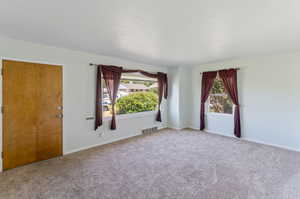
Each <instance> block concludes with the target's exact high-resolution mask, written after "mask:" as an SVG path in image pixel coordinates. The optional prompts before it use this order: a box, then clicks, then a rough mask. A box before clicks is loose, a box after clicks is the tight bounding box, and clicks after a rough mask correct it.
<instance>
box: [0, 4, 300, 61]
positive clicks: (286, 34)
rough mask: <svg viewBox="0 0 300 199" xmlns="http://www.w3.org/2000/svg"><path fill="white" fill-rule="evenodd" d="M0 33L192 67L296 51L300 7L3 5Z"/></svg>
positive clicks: (294, 5)
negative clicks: (238, 58) (217, 61)
mask: <svg viewBox="0 0 300 199" xmlns="http://www.w3.org/2000/svg"><path fill="white" fill-rule="evenodd" d="M0 27H1V29H0V34H3V35H6V36H9V37H12V38H16V39H21V40H26V41H32V42H37V43H42V44H48V45H52V46H57V47H65V48H70V49H75V50H82V51H88V52H93V53H97V54H103V55H111V56H116V57H121V58H127V59H131V60H135V61H139V62H143V63H148V64H158V65H167V66H172V65H191V64H198V63H205V62H211V61H215V60H223V59H228V58H233V57H242V56H249V55H260V54H270V53H278V52H290V51H295V50H300V1H299V0H127V1H126V0H47V1H45V0H44V1H43V0H1V6H0ZM0 45H1V44H0Z"/></svg>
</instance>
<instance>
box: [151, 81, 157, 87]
mask: <svg viewBox="0 0 300 199" xmlns="http://www.w3.org/2000/svg"><path fill="white" fill-rule="evenodd" d="M149 88H158V83H157V82H155V83H154V84H152V85H151V86H149Z"/></svg>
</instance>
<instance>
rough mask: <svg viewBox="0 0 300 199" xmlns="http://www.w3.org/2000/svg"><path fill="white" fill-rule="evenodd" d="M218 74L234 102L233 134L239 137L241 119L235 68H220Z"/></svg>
mask: <svg viewBox="0 0 300 199" xmlns="http://www.w3.org/2000/svg"><path fill="white" fill-rule="evenodd" d="M219 76H220V78H221V79H222V80H223V83H224V87H225V89H226V91H227V92H228V94H229V96H230V98H231V100H232V102H233V103H234V104H235V110H234V135H235V136H236V137H238V138H240V137H241V119H240V104H239V98H238V88H237V70H236V69H229V70H220V71H219Z"/></svg>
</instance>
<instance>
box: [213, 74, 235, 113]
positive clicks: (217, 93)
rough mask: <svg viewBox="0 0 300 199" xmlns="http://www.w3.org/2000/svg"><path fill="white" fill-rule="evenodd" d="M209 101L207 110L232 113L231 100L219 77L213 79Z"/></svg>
mask: <svg viewBox="0 0 300 199" xmlns="http://www.w3.org/2000/svg"><path fill="white" fill-rule="evenodd" d="M209 101H210V103H209V112H214V113H228V114H232V101H231V99H230V97H229V96H228V94H227V92H226V90H225V88H224V83H223V81H222V80H221V79H219V78H216V79H215V81H214V84H213V87H212V90H211V94H210V99H209Z"/></svg>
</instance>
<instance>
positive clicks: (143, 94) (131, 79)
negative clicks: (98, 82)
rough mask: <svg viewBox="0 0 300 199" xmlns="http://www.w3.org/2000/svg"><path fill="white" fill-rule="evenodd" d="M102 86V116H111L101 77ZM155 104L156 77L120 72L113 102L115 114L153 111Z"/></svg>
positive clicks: (156, 91)
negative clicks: (119, 79)
mask: <svg viewBox="0 0 300 199" xmlns="http://www.w3.org/2000/svg"><path fill="white" fill-rule="evenodd" d="M102 88H103V89H102V110H103V117H111V116H112V107H111V102H110V99H109V95H108V92H107V88H106V85H105V81H104V80H103V79H102ZM157 106H158V83H157V79H153V78H148V77H145V76H143V75H141V74H139V73H130V74H126V73H124V74H122V77H121V82H120V86H119V89H118V94H117V100H116V104H115V110H116V114H117V115H120V114H131V113H138V112H145V111H154V110H156V109H157Z"/></svg>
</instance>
